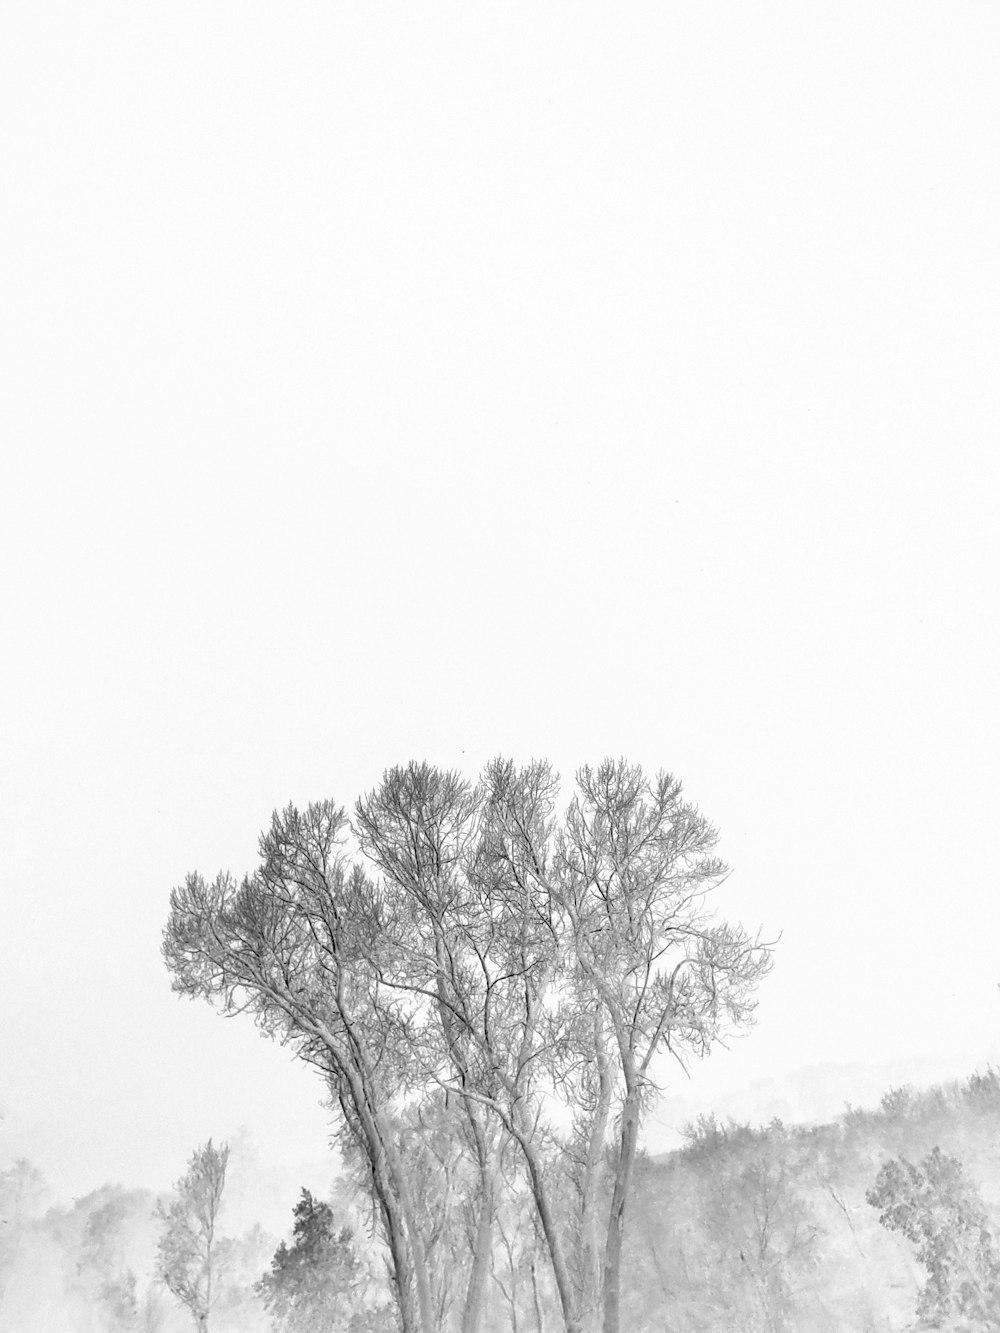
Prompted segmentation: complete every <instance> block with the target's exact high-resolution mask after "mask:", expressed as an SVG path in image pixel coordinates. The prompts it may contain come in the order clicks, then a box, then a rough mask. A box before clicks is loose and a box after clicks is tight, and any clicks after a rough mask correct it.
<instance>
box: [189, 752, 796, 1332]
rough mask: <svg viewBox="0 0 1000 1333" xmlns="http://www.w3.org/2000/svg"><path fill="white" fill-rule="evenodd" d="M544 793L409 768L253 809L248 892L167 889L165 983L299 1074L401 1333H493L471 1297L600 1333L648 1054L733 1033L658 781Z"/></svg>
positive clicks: (728, 994) (700, 909) (704, 916)
mask: <svg viewBox="0 0 1000 1333" xmlns="http://www.w3.org/2000/svg"><path fill="white" fill-rule="evenodd" d="M557 798H558V783H557V779H556V777H555V775H554V774H553V772H552V770H551V768H550V767H549V765H548V764H546V763H542V762H536V763H532V764H529V765H528V766H527V767H524V768H518V767H516V766H515V765H514V764H513V763H511V762H509V761H506V760H501V759H498V760H496V761H494V762H492V763H491V764H490V765H489V766H488V767H487V768H486V770H485V772H484V773H483V775H482V777H481V779H480V780H479V782H477V783H474V784H473V783H470V782H467V781H464V780H463V779H462V778H461V777H460V776H459V775H457V774H455V773H452V772H442V771H439V770H438V769H435V768H433V767H430V766H428V765H426V764H410V765H409V766H407V767H405V768H396V769H393V770H391V771H389V772H387V773H386V775H385V777H384V779H383V781H382V783H381V784H380V786H379V787H378V788H377V789H376V790H374V791H372V792H370V793H368V794H367V795H366V796H364V797H362V798H361V799H360V800H359V801H358V802H357V804H356V806H355V807H354V811H353V818H349V817H348V815H347V813H346V812H345V810H344V809H342V808H339V807H337V806H336V805H334V804H333V803H331V802H329V801H325V802H322V803H319V804H315V805H310V806H309V807H308V808H307V809H306V810H304V811H300V810H297V809H294V808H292V807H289V808H287V809H286V810H284V811H283V812H281V813H280V814H275V816H274V817H273V820H272V823H271V826H270V828H269V829H268V830H267V831H266V832H265V833H264V834H263V835H262V837H261V843H260V864H259V866H258V868H257V869H256V870H255V871H253V873H251V874H249V875H247V876H245V877H244V878H243V879H242V880H236V879H234V878H232V877H230V876H229V875H220V876H219V877H218V878H216V879H215V880H214V881H213V882H207V881H206V880H205V879H203V878H202V877H201V876H200V875H197V874H195V875H191V876H189V877H188V879H187V882H186V883H185V885H184V886H183V887H182V888H179V889H177V890H175V891H174V893H173V894H172V896H171V910H170V917H169V921H168V924H167V928H166V931H165V937H164V955H165V958H166V961H167V964H168V967H169V968H170V971H171V973H172V975H173V979H174V985H175V988H176V989H178V990H179V991H181V992H183V993H186V994H189V995H192V996H202V997H205V998H207V999H209V1000H210V1001H212V1002H213V1003H215V1004H216V1005H217V1006H218V1007H219V1008H220V1009H221V1010H222V1011H223V1012H225V1013H230V1014H231V1013H234V1012H238V1011H247V1012H250V1013H252V1014H253V1015H254V1017H255V1018H256V1020H257V1022H258V1024H259V1025H260V1026H261V1027H262V1029H263V1030H264V1031H265V1032H266V1033H268V1034H270V1035H271V1036H273V1037H275V1038H277V1039H278V1040H280V1041H282V1042H284V1043H287V1044H289V1045H290V1046H291V1047H292V1048H293V1049H294V1051H295V1053H296V1054H297V1055H298V1056H299V1057H300V1058H301V1059H303V1060H305V1061H307V1062H309V1063H310V1064H312V1065H313V1066H315V1068H316V1069H317V1070H318V1071H319V1072H320V1074H321V1075H322V1077H323V1079H324V1080H325V1082H326V1084H327V1086H328V1088H329V1091H330V1094H331V1098H332V1101H333V1103H334V1105H335V1106H336V1107H337V1108H338V1110H339V1113H340V1114H339V1117H338V1125H339V1135H340V1140H341V1143H342V1146H343V1148H344V1150H345V1154H346V1156H347V1158H348V1160H349V1161H350V1162H352V1163H353V1164H354V1165H355V1166H356V1168H357V1169H358V1171H359V1174H360V1178H361V1180H362V1181H363V1183H364V1185H365V1187H366V1189H367V1191H368V1192H369V1194H370V1197H371V1200H372V1207H373V1213H374V1217H375V1219H376V1222H377V1225H378V1227H379V1230H380V1234H381V1236H382V1238H383V1239H384V1241H385V1244H386V1246H387V1250H388V1255H389V1264H390V1273H391V1278H392V1282H393V1287H394V1294H395V1298H396V1301H397V1304H398V1311H399V1318H400V1323H401V1326H402V1328H403V1330H404V1333H436V1331H437V1330H440V1329H445V1328H456V1329H461V1330H462V1333H472V1331H473V1330H476V1329H480V1328H486V1327H490V1326H495V1319H494V1315H493V1313H490V1314H487V1309H486V1307H487V1293H488V1290H489V1288H490V1284H491V1282H493V1283H495V1287H496V1290H497V1291H498V1292H499V1293H501V1294H502V1295H503V1298H504V1300H503V1304H504V1306H505V1308H506V1309H507V1310H508V1317H507V1325H506V1326H508V1327H514V1328H518V1327H520V1326H531V1324H532V1323H534V1325H535V1326H538V1324H539V1322H540V1321H541V1318H542V1310H543V1308H554V1309H557V1310H558V1311H559V1313H560V1317H561V1322H562V1325H563V1326H564V1327H565V1329H566V1330H567V1333H590V1331H591V1330H596V1329H598V1328H603V1329H604V1333H618V1327H619V1306H620V1288H621V1256H622V1238H623V1229H624V1224H625V1218H626V1210H627V1205H628V1200H629V1195H630V1189H631V1184H632V1177H633V1168H634V1164H635V1160H636V1153H637V1148H638V1136H639V1129H640V1123H641V1119H642V1114H643V1109H644V1107H645V1106H646V1105H647V1104H648V1100H649V1098H650V1095H651V1093H652V1092H653V1090H654V1080H655V1077H656V1073H657V1069H656V1061H657V1057H658V1055H660V1054H661V1053H664V1052H666V1053H669V1054H672V1055H673V1056H675V1057H676V1058H677V1059H678V1060H680V1061H682V1062H683V1061H684V1060H685V1059H686V1058H687V1057H689V1056H691V1055H700V1054H703V1053H705V1052H706V1051H707V1050H708V1049H709V1047H710V1046H711V1045H712V1043H713V1042H714V1041H716V1040H717V1039H718V1038H719V1037H720V1036H722V1035H723V1034H724V1032H725V1031H727V1030H728V1029H731V1028H733V1027H738V1026H740V1025H742V1024H745V1023H746V1022H747V1021H748V1020H749V1019H750V1017H751V1015H752V1011H753V1007H754V993H755V989H756V986H757V983H758V982H759V980H760V979H761V977H762V976H763V975H764V974H765V973H766V971H767V970H768V968H769V966H770V950H769V948H768V947H767V946H766V945H764V944H762V942H761V941H760V939H759V938H753V937H750V936H749V935H748V934H747V933H746V932H745V931H744V930H742V929H741V928H737V927H734V926H731V925H728V924H725V923H723V922H720V921H718V920H716V919H715V918H714V916H713V915H712V914H711V913H710V912H709V911H708V909H707V896H708V894H709V893H710V891H711V890H712V889H713V888H715V887H716V886H717V885H718V884H719V882H720V881H721V879H722V877H723V876H724V874H725V867H724V866H723V864H722V863H721V861H720V860H719V859H718V858H717V857H716V856H715V855H714V849H715V845H716V833H715V830H714V829H713V828H712V826H711V825H710V824H709V823H708V822H707V821H706V820H705V819H704V818H703V817H702V816H701V815H700V814H699V812H698V811H697V810H696V809H695V808H694V807H693V806H692V805H690V804H689V803H687V802H686V801H684V800H683V798H682V793H681V786H680V783H679V782H677V781H676V780H675V779H673V778H672V777H669V776H666V775H662V774H661V775H660V776H658V777H656V778H655V779H648V778H647V777H646V776H645V775H644V773H643V772H642V770H641V769H639V768H638V767H635V766H631V765H629V764H627V763H625V762H624V761H617V762H613V761H606V762H604V763H603V764H601V765H600V766H599V767H598V768H596V769H592V768H589V767H588V768H584V769H582V770H581V771H580V772H579V774H578V775H577V783H576V791H575V793H574V794H573V796H572V799H571V800H570V802H569V805H568V808H567V809H566V810H565V812H564V813H563V814H561V815H560V814H558V813H557V806H556V803H557ZM525 1246H528V1247H529V1249H530V1253H526V1252H525V1253H522V1252H520V1250H523V1249H524V1247H525ZM519 1247H520V1250H519ZM546 1302H549V1304H548V1307H546ZM499 1304H500V1303H498V1302H495V1301H494V1302H490V1305H491V1307H492V1309H493V1310H494V1311H495V1309H496V1308H497V1307H498V1305H499Z"/></svg>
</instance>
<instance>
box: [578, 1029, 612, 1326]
mask: <svg viewBox="0 0 1000 1333" xmlns="http://www.w3.org/2000/svg"><path fill="white" fill-rule="evenodd" d="M594 1049H595V1051H596V1053H597V1069H598V1079H599V1084H598V1095H597V1104H596V1106H595V1109H594V1118H593V1120H592V1121H591V1125H590V1132H589V1134H588V1136H587V1151H586V1155H585V1157H584V1166H583V1170H584V1178H583V1181H582V1182H581V1192H582V1196H583V1203H582V1207H581V1212H580V1232H581V1243H582V1250H583V1253H582V1269H583V1273H582V1277H583V1300H582V1302H581V1304H582V1307H583V1308H582V1316H583V1322H584V1325H585V1327H586V1329H587V1330H588V1333H590V1331H591V1330H596V1328H597V1325H598V1320H599V1316H600V1306H601V1255H600V1240H599V1236H598V1215H597V1203H598V1187H599V1185H600V1173H601V1158H602V1155H603V1148H604V1136H605V1134H606V1133H607V1128H608V1117H609V1115H610V1111H611V1077H610V1073H609V1070H608V1059H607V1052H606V1051H605V1050H604V1048H603V1045H602V1041H601V1031H600V1015H599V1012H598V1013H595V1015H594Z"/></svg>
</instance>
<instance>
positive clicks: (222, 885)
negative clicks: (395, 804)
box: [163, 801, 435, 1333]
mask: <svg viewBox="0 0 1000 1333" xmlns="http://www.w3.org/2000/svg"><path fill="white" fill-rule="evenodd" d="M346 826H347V821H346V817H345V814H344V811H343V809H342V808H341V809H338V808H337V807H335V806H334V805H333V804H332V803H331V802H329V801H325V802H321V803H318V804H314V805H310V806H309V807H308V808H307V809H306V810H305V811H304V812H300V811H298V810H296V809H295V808H294V807H291V806H289V807H288V808H287V809H286V810H284V811H283V812H282V813H280V814H278V813H276V814H275V815H274V817H273V819H272V822H271V827H270V829H269V830H267V832H266V833H264V834H263V835H262V837H261V842H260V851H261V865H260V868H259V869H258V870H257V871H256V872H255V873H254V874H252V875H249V876H247V877H245V878H244V879H243V880H242V882H240V883H237V882H236V881H234V880H233V879H232V878H231V877H230V876H228V875H220V876H218V877H217V879H216V880H215V881H214V883H212V884H207V883H206V882H205V881H204V880H203V879H202V878H201V876H199V875H189V876H188V878H187V881H186V883H185V885H184V887H183V888H180V889H177V890H175V891H174V892H173V894H172V895H171V914H170V919H169V921H168V924H167V928H166V931H165V933H164V945H163V947H164V956H165V958H166V961H167V965H168V967H169V968H170V970H171V972H172V974H173V977H174V987H175V989H177V990H179V991H181V992H182V993H184V994H188V995H192V996H202V997H204V998H207V999H209V1000H212V1001H214V1002H215V1003H217V1004H218V1005H219V1007H220V1008H221V1009H222V1011H223V1012H224V1013H229V1014H232V1013H237V1012H249V1013H252V1014H253V1016H254V1017H255V1018H256V1020H257V1023H258V1024H259V1026H260V1027H261V1028H262V1029H263V1031H264V1032H265V1033H267V1034H268V1035H270V1036H272V1037H275V1038H277V1039H278V1040H279V1041H281V1042H283V1043H286V1044H289V1045H291V1046H292V1048H293V1049H294V1051H295V1053H296V1054H297V1055H298V1056H299V1058H300V1059H302V1060H304V1061H305V1062H306V1063H308V1064H310V1065H312V1066H313V1067H314V1068H316V1069H317V1070H318V1071H319V1072H320V1074H321V1075H322V1076H323V1079H324V1081H325V1082H326V1083H327V1086H328V1087H329V1089H330V1092H331V1095H332V1098H333V1102H334V1104H335V1105H336V1106H337V1107H338V1109H339V1111H340V1116H341V1119H340V1130H341V1133H342V1135H343V1137H344V1141H345V1144H346V1146H347V1147H348V1149H349V1150H351V1149H353V1150H356V1151H357V1152H359V1153H360V1154H361V1157H362V1160H363V1162H364V1166H365V1170H366V1172H367V1177H368V1181H369V1184H370V1188H371V1190H372V1193H373V1197H374V1198H375V1200H376V1203H377V1208H378V1214H379V1221H380V1223H381V1228H382V1232H383V1236H384V1239H385V1241H386V1244H387V1246H388V1249H389V1254H390V1271H391V1276H392V1280H393V1284H394V1288H395V1292H396V1298H397V1304H398V1306H399V1312H400V1318H401V1321H402V1326H403V1333H431V1330H432V1329H434V1328H435V1313H434V1301H433V1297H432V1289H431V1276H430V1271H429V1267H428V1264H427V1254H426V1243H425V1238H424V1232H423V1228H422V1226H421V1223H420V1217H419V1214H418V1210H417V1207H416V1202H415V1199H414V1197H413V1192H412V1188H411V1184H410V1178H409V1176H408V1173H407V1171H406V1169H405V1166H404V1162H403V1158H402V1156H401V1153H400V1148H399V1141H398V1133H397V1123H396V1120H397V1117H396V1113H395V1109H394V1104H393V1103H394V1098H397V1097H398V1096H399V1094H401V1093H402V1092H405V1090H406V1088H407V1086H409V1085H410V1083H411V1082H412V1079H411V1071H410V1069H409V1068H408V1065H407V1053H408V1051H409V1049H410V1046H409V1038H408V1032H407V1015H406V1014H405V1012H404V1011H403V1010H402V1009H401V1008H400V1007H399V1006H397V1005H394V1004H393V1002H392V999H393V997H392V995H389V996H386V994H385V987H384V985H383V983H382V982H381V980H380V977H379V968H378V966H377V963H376V964H373V962H372V959H373V958H374V959H376V960H377V958H378V954H379V942H380V940H381V939H382V938H384V937H385V936H386V935H387V934H388V933H389V923H388V921H387V920H386V911H385V905H384V903H383V897H382V895H381V894H380V893H379V892H378V890H377V889H376V886H375V885H374V884H373V883H372V881H371V880H370V879H369V878H368V877H367V876H366V875H365V873H364V871H363V869H362V868H361V866H359V865H354V866H351V865H350V863H349V862H348V860H347V858H346V857H345V855H344V854H343V851H342V843H343V841H344V838H345V835H346V831H347V827H346Z"/></svg>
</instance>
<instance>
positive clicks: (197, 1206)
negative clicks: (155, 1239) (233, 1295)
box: [157, 1139, 229, 1333]
mask: <svg viewBox="0 0 1000 1333" xmlns="http://www.w3.org/2000/svg"><path fill="white" fill-rule="evenodd" d="M228 1161H229V1148H228V1146H227V1145H226V1144H222V1145H221V1146H220V1147H218V1148H216V1147H214V1146H213V1144H212V1140H211V1139H209V1140H208V1142H207V1143H206V1144H203V1145H202V1146H201V1147H200V1148H196V1149H195V1151H194V1153H193V1154H192V1156H191V1160H190V1162H189V1163H188V1169H187V1172H186V1173H185V1175H184V1176H183V1177H182V1178H181V1179H180V1180H179V1181H178V1182H177V1184H176V1186H175V1187H174V1197H173V1198H172V1199H170V1200H169V1202H167V1203H166V1204H164V1203H161V1204H159V1205H158V1206H157V1216H158V1217H159V1218H160V1220H161V1221H162V1222H163V1224H164V1229H163V1233H162V1235H161V1236H160V1242H159V1251H158V1256H157V1268H158V1273H159V1276H160V1278H161V1280H162V1281H163V1283H164V1285H165V1286H166V1287H167V1288H168V1290H169V1291H170V1292H172V1293H173V1295H174V1296H176V1297H177V1299H178V1300H179V1301H180V1302H181V1304H182V1305H185V1306H186V1307H187V1309H188V1310H189V1311H190V1312H191V1316H192V1318H193V1319H194V1322H195V1327H196V1328H197V1329H198V1333H207V1330H208V1317H209V1315H210V1314H211V1311H212V1304H213V1299H214V1295H215V1292H214V1290H213V1283H214V1280H215V1279H216V1277H217V1260H218V1242H217V1239H216V1235H215V1223H216V1218H217V1217H218V1213H219V1206H220V1204H221V1203H222V1191H223V1189H224V1188H225V1184H226V1164H227V1163H228Z"/></svg>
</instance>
